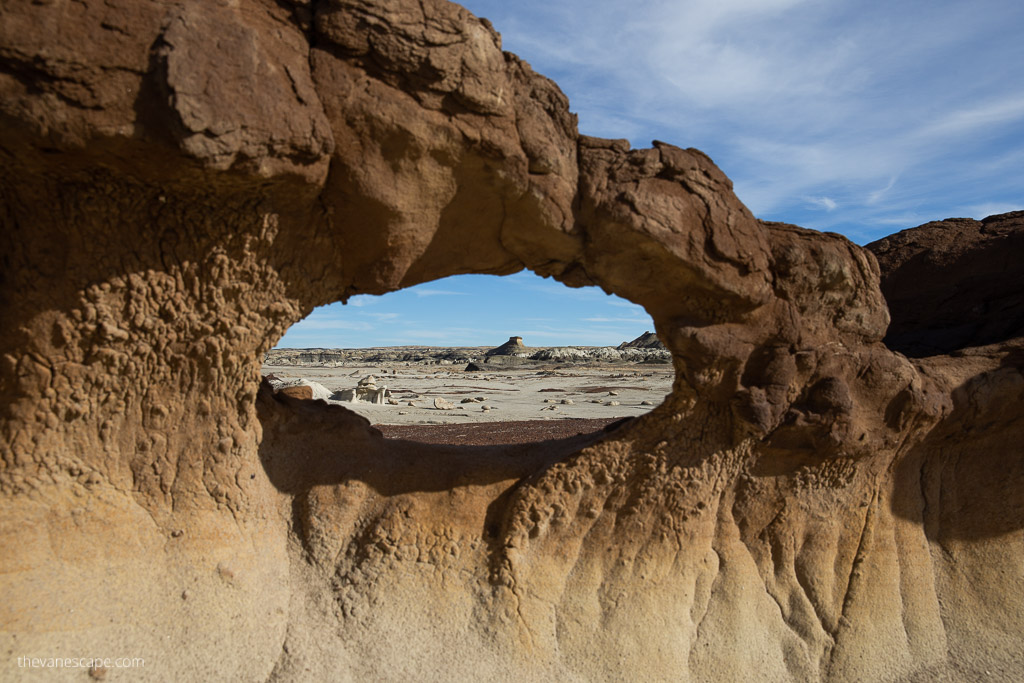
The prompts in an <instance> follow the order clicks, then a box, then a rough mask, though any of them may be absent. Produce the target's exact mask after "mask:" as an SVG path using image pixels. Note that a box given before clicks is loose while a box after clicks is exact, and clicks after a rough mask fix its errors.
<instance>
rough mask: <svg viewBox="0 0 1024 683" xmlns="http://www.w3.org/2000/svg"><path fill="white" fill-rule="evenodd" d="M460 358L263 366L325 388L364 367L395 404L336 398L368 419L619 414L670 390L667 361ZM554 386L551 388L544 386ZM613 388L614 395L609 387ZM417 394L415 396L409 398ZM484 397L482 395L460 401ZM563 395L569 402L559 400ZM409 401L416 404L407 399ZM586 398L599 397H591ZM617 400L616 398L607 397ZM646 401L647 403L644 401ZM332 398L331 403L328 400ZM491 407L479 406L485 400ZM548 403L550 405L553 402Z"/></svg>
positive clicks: (350, 383)
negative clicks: (554, 362) (525, 363)
mask: <svg viewBox="0 0 1024 683" xmlns="http://www.w3.org/2000/svg"><path fill="white" fill-rule="evenodd" d="M463 367H464V366H462V365H455V366H444V367H442V368H439V367H438V366H437V365H426V364H415V363H412V364H407V363H393V364H392V363H382V364H376V365H366V366H348V367H344V368H323V367H294V366H272V365H265V366H264V367H263V374H264V375H267V374H270V373H273V374H274V375H275V376H277V377H278V378H280V379H283V380H293V379H299V378H305V379H308V380H311V381H314V382H319V383H320V384H323V385H324V386H326V387H327V388H328V389H331V390H338V389H348V388H352V387H354V386H355V385H356V383H357V382H358V381H359V380H360V379H362V378H363V377H365V376H367V375H373V376H374V377H376V378H377V386H378V387H381V386H386V387H387V388H388V389H389V390H391V392H392V398H395V399H397V400H398V402H399V405H397V406H394V405H374V404H369V403H341V402H337V403H338V405H343V406H345V407H346V408H348V409H350V410H352V411H354V412H356V413H358V414H360V415H362V416H363V417H365V418H367V419H368V420H370V422H371V423H372V424H392V425H417V424H420V425H422V424H463V423H476V422H507V421H512V420H565V419H571V418H588V419H594V418H619V417H635V416H637V415H642V414H644V413H646V412H648V411H650V410H652V409H653V408H654V407H656V406H657V405H659V404H660V403H661V402H662V401H663V400H664V398H665V396H666V395H668V394H669V393H670V392H671V390H672V380H673V378H674V372H673V370H672V367H671V366H669V365H653V366H652V365H615V366H598V365H595V366H572V367H565V366H561V367H559V369H545V370H538V369H536V368H534V369H528V370H526V369H510V368H501V369H497V370H495V371H493V372H491V371H484V372H464V371H463ZM545 390H553V391H545ZM610 392H615V393H616V394H617V395H610ZM416 396H419V397H420V398H414V397H416ZM437 397H440V398H443V399H446V400H448V401H450V402H452V403H453V404H454V405H455V408H454V409H452V410H438V409H437V408H434V399H435V398H437ZM476 397H483V398H485V399H486V401H485V402H484V403H460V401H462V400H463V399H465V398H476ZM564 399H568V400H569V401H572V403H571V404H564V403H562V400H564ZM410 401H412V402H413V403H415V404H416V405H414V406H409V405H408V403H409V402H410ZM592 401H600V403H595V402H592ZM612 401H617V402H618V403H619V405H614V406H613V405H610V402H612ZM644 401H648V402H649V403H650V405H643V402H644ZM331 403H335V402H334V401H331ZM485 405H486V406H490V407H491V408H492V410H490V411H485V410H483V406H485ZM552 408H553V409H552Z"/></svg>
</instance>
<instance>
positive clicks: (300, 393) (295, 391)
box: [277, 384, 313, 401]
mask: <svg viewBox="0 0 1024 683" xmlns="http://www.w3.org/2000/svg"><path fill="white" fill-rule="evenodd" d="M277 393H278V394H280V395H281V396H288V397H290V398H298V399H302V400H304V401H312V400H313V387H311V386H308V385H305V384H299V385H293V386H289V387H281V388H280V389H278V390H277Z"/></svg>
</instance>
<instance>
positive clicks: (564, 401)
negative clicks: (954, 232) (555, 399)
mask: <svg viewBox="0 0 1024 683" xmlns="http://www.w3.org/2000/svg"><path fill="white" fill-rule="evenodd" d="M572 404H573V400H572V399H571V398H563V399H562V405H565V406H571V405H572Z"/></svg>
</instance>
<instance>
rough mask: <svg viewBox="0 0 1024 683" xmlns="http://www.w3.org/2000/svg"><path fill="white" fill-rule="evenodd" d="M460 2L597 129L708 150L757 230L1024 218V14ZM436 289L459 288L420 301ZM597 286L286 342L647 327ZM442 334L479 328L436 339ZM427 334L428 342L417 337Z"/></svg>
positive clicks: (591, 337)
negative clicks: (766, 224) (1021, 214)
mask: <svg viewBox="0 0 1024 683" xmlns="http://www.w3.org/2000/svg"><path fill="white" fill-rule="evenodd" d="M462 4H463V5H465V6H466V7H467V8H468V9H469V10H470V11H472V12H473V13H475V14H477V15H478V16H484V17H487V18H488V19H490V20H491V21H492V22H493V23H494V25H495V27H496V28H497V29H498V30H499V31H500V32H501V34H502V37H503V41H504V48H505V49H506V50H510V51H512V52H515V53H517V54H518V55H520V56H521V57H522V58H524V59H525V60H526V61H528V62H530V64H531V65H532V66H533V67H534V69H535V70H537V71H539V72H540V73H543V74H545V75H546V76H549V77H551V78H552V79H554V80H555V81H556V82H557V83H558V84H559V86H560V87H561V88H562V90H563V91H565V93H566V94H567V95H568V96H569V100H570V103H571V107H572V110H573V111H574V112H576V113H577V114H578V115H579V126H580V131H581V132H582V133H585V134H588V135H596V136H601V137H615V138H628V139H629V140H630V142H631V143H632V144H633V145H634V146H635V147H647V146H649V145H650V143H651V140H654V139H658V140H664V141H666V142H670V143H672V144H676V145H679V146H681V147H697V148H699V149H701V150H703V151H705V152H706V153H708V154H709V155H710V156H711V157H712V159H714V160H715V162H716V163H717V164H718V165H719V166H720V167H721V168H722V170H724V171H725V172H726V174H727V175H729V177H730V178H732V180H733V182H734V185H735V190H736V194H737V195H738V196H739V198H740V199H741V200H743V201H744V203H746V204H747V206H749V207H750V209H751V210H752V211H753V212H754V213H755V215H757V216H759V217H760V218H764V219H768V220H778V221H786V222H790V223H796V224H798V225H803V226H805V227H809V228H815V229H818V230H830V231H834V232H839V233H842V234H844V235H846V236H847V237H849V238H850V239H851V240H853V241H855V242H857V243H859V244H864V243H867V242H870V241H872V240H875V239H878V238H880V237H883V236H884V235H887V234H890V233H892V232H896V231H898V230H902V229H904V228H909V227H913V226H916V225H919V224H921V223H925V222H927V221H929V220H936V219H942V218H948V217H952V216H969V217H973V218H983V217H984V216H987V215H990V214H993V213H1002V212H1005V211H1011V210H1016V209H1024V39H1022V36H1024V2H1019V1H1018V0H972V1H971V2H965V1H963V0H958V1H950V0H932V1H926V2H923V1H910V0H889V1H888V2H875V1H873V0H868V1H863V0H856V1H854V0H655V1H651V0H646V1H645V0H638V1H637V2H628V3H627V2H623V1H622V0H587V1H586V2H584V1H582V0H560V1H559V2H552V1H551V0H544V1H537V0H517V1H516V2H508V1H507V0H467V1H466V2H463V3H462ZM531 286H536V288H545V289H546V290H547V291H546V293H543V292H541V291H539V289H536V288H535V289H531ZM434 290H436V291H448V292H459V293H458V294H447V295H442V294H420V293H419V292H420V291H423V292H430V291H434ZM584 291H591V292H592V293H591V294H580V293H579V290H570V289H569V288H566V287H562V286H561V285H559V284H558V283H553V282H552V281H550V280H548V281H543V280H541V279H539V278H536V277H534V276H529V275H527V274H520V275H518V276H514V277H511V278H508V277H506V278H502V279H497V278H493V277H490V276H459V277H455V278H449V279H446V280H442V281H440V282H437V283H428V284H426V285H421V288H413V289H411V290H408V291H406V292H399V293H394V294H389V295H386V296H385V297H374V298H369V297H360V298H358V299H356V300H355V301H354V302H353V303H357V302H359V303H360V305H349V306H347V307H341V306H340V305H334V306H331V307H327V308H325V309H318V311H315V312H314V313H313V314H312V315H311V316H310V318H308V319H307V320H306V321H303V323H299V324H297V325H296V326H295V327H293V328H292V330H291V331H289V333H288V335H287V336H286V337H285V338H284V339H282V340H281V342H280V345H286V346H371V345H385V344H405V343H408V344H416V343H437V344H441V343H444V344H451V345H458V344H464V343H465V344H472V345H476V344H480V345H486V344H491V343H493V344H497V343H500V342H501V341H503V337H507V336H508V335H510V334H516V333H521V334H524V336H525V333H526V332H527V331H536V332H539V333H544V334H545V335H547V334H552V335H553V334H554V332H553V331H552V330H546V328H544V327H542V326H540V325H539V324H537V325H531V322H537V323H540V322H541V320H537V321H531V320H530V319H529V318H530V317H533V318H538V319H547V318H550V319H553V320H554V321H556V322H557V324H558V325H561V326H562V327H564V328H566V329H567V330H572V334H571V336H570V335H569V334H568V333H567V334H566V335H563V336H562V337H556V336H543V337H542V336H541V335H538V336H537V338H536V339H531V338H527V339H526V342H527V343H528V344H534V345H538V346H539V345H548V344H552V345H553V344H606V343H615V344H617V343H618V342H620V341H622V340H623V339H626V338H632V337H635V336H636V335H638V334H640V333H641V332H643V331H644V330H645V329H651V323H650V322H649V320H648V319H647V318H646V314H645V313H644V312H643V310H642V309H639V308H638V307H631V306H627V305H625V304H626V303H627V302H623V301H622V300H620V299H617V298H615V297H608V296H606V295H604V294H603V293H601V292H599V291H598V290H584ZM495 297H500V298H501V299H502V300H503V307H506V308H507V309H509V310H507V311H506V312H504V318H505V319H504V320H497V319H495V320H492V319H491V318H490V317H489V313H488V312H489V311H490V310H491V309H493V308H494V301H495ZM363 301H364V302H365V303H363ZM369 302H372V303H369ZM583 302H586V306H584V305H583ZM516 311H522V313H518V312H516ZM361 312H365V313H370V312H378V313H380V314H381V316H380V317H378V318H376V319H375V318H373V317H372V316H366V315H363V316H360V313H361ZM390 313H394V314H395V317H392V318H385V317H383V316H384V315H385V314H390ZM321 315H322V316H324V317H323V318H322V319H321V318H319V317H318V316H321ZM595 318H596V319H601V320H600V321H597V320H590V319H595ZM631 318H639V319H643V322H642V323H641V322H636V323H627V322H626V321H627V320H630V319H631ZM318 321H319V322H318ZM397 321H401V324H400V323H399V322H397ZM610 321H615V322H610ZM310 323H316V324H317V325H318V326H319V327H316V326H312V325H310ZM342 324H347V325H349V326H358V329H345V328H344V327H341V325H342ZM558 325H556V329H557V326H558ZM314 328H315V329H314ZM446 329H447V330H464V332H460V333H459V334H454V333H453V334H451V335H443V334H442V337H443V339H442V340H441V341H430V340H428V339H427V338H426V336H422V335H423V334H425V335H430V334H431V333H432V332H434V331H436V330H446ZM417 330H419V331H417ZM627 330H629V331H628V332H627ZM413 332H416V333H417V334H421V336H419V337H417V338H416V339H415V340H411V339H412V338H411V337H407V336H405V335H407V334H412V333H413ZM485 332H486V334H485ZM350 333H352V334H350ZM354 333H358V334H354ZM616 335H618V336H616ZM345 339H359V340H362V341H359V343H351V342H349V341H344V340H345ZM389 340H395V341H389ZM314 341H316V342H317V343H313V342H314ZM321 342H322V343H321Z"/></svg>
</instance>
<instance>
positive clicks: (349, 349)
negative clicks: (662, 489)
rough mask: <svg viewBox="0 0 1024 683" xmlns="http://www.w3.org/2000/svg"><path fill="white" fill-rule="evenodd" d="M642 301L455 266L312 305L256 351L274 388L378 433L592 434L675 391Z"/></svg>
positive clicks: (533, 437)
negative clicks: (419, 279)
mask: <svg viewBox="0 0 1024 683" xmlns="http://www.w3.org/2000/svg"><path fill="white" fill-rule="evenodd" d="M653 329H654V324H653V321H652V320H651V317H650V316H649V315H648V313H647V312H646V311H645V310H644V309H643V307H641V306H639V305H636V304H633V303H631V302H629V301H626V300H625V299H622V298H620V297H617V296H614V295H610V294H605V293H604V292H603V291H601V290H600V289H599V288H597V287H582V288H570V287H567V286H564V285H562V284H561V283H559V282H557V281H554V280H551V279H545V278H541V277H539V276H537V275H535V274H533V273H531V272H530V271H522V272H520V273H516V274H513V275H508V276H494V275H457V276H451V277H448V278H444V279H441V280H436V281H432V282H428V283H425V284H421V285H417V286H414V287H409V288H406V289H402V290H398V291H396V292H392V293H389V294H385V295H380V296H372V295H361V296H356V297H353V298H352V299H350V300H349V301H348V302H346V303H345V304H342V303H340V302H339V303H335V304H330V305H327V306H322V307H319V308H317V309H315V310H314V311H313V312H312V313H311V314H310V315H308V316H307V317H306V318H304V319H303V320H301V321H299V322H298V323H296V324H294V325H293V326H292V327H291V328H290V329H289V330H288V331H287V332H286V333H285V335H284V336H283V337H282V338H281V339H280V340H279V341H278V343H277V344H276V346H275V347H274V348H273V349H271V350H270V351H268V352H267V353H266V354H264V358H263V366H262V374H263V376H264V377H265V378H267V379H268V382H269V383H270V384H271V386H272V387H273V388H274V390H275V391H276V392H278V393H284V394H285V395H289V396H292V397H293V398H299V399H306V400H309V399H313V400H322V401H324V402H326V403H328V404H330V405H339V406H342V407H344V408H346V409H348V410H350V411H351V412H353V413H356V414H357V415H359V416H361V417H363V418H365V419H366V420H368V421H369V423H370V424H371V425H372V426H373V427H375V428H376V429H379V430H380V431H381V432H382V433H383V434H384V436H385V437H388V438H395V439H406V440H414V441H419V442H423V443H435V444H448V445H479V446H490V445H509V444H521V443H533V442H538V441H547V440H553V439H574V438H575V437H578V436H581V435H587V434H600V433H602V431H603V430H608V429H611V428H614V427H615V426H617V425H618V424H619V423H621V422H623V421H626V420H629V419H631V418H633V417H637V416H639V415H643V414H646V413H647V412H649V411H651V410H653V409H654V408H655V407H656V406H658V405H660V404H661V403H662V402H663V400H664V399H665V397H666V396H667V395H669V394H670V393H671V390H672V384H673V380H674V378H675V372H674V369H673V365H672V362H671V354H670V353H669V351H668V350H667V349H666V348H665V347H664V345H663V344H662V343H661V341H660V340H659V339H658V338H657V336H656V335H655V334H654V333H653V332H652V330H653Z"/></svg>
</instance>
